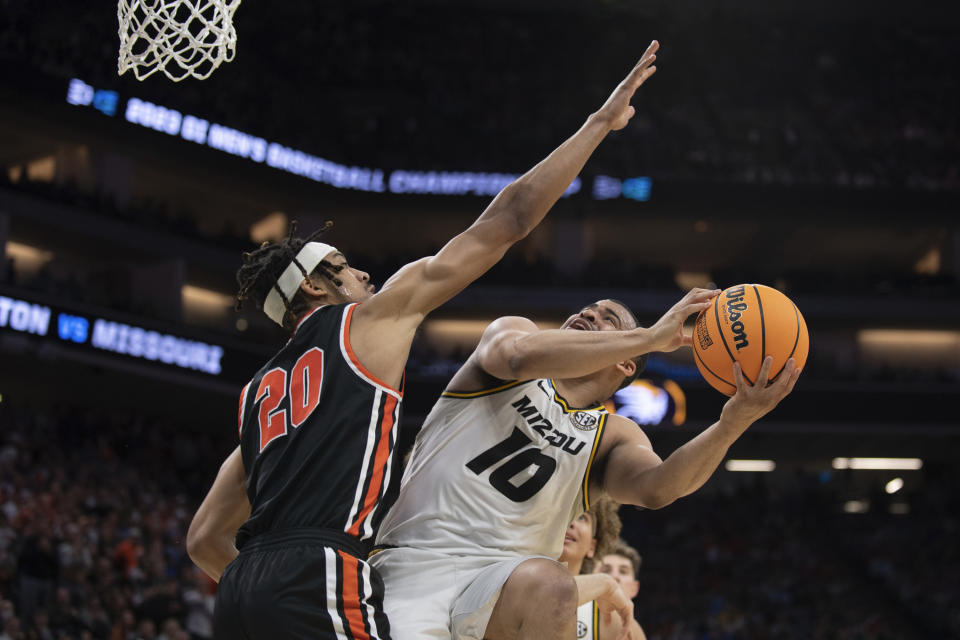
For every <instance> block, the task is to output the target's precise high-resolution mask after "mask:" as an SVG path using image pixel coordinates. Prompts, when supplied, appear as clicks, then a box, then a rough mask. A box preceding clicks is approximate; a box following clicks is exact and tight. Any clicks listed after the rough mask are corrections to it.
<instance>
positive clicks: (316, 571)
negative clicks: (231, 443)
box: [187, 43, 657, 640]
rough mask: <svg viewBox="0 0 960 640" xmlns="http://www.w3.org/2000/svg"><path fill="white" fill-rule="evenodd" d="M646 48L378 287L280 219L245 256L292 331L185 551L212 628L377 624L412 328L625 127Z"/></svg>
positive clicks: (277, 316)
mask: <svg viewBox="0 0 960 640" xmlns="http://www.w3.org/2000/svg"><path fill="white" fill-rule="evenodd" d="M656 48H657V45H656V43H653V44H651V46H650V48H649V49H648V50H647V52H646V53H645V54H644V57H643V58H642V59H641V60H640V62H638V63H637V65H636V66H635V67H634V69H633V70H632V71H631V72H630V74H629V75H628V76H627V77H626V78H625V79H624V81H623V82H621V83H620V85H619V86H618V87H617V88H616V89H615V90H614V92H613V93H612V94H611V96H610V97H609V99H608V100H607V101H606V103H605V104H604V105H603V106H602V107H601V108H600V109H599V110H598V111H597V112H595V113H594V114H592V115H591V116H590V117H589V118H588V119H587V121H586V123H585V124H584V125H583V126H582V127H581V128H580V130H579V131H577V132H576V133H575V134H574V135H573V136H572V137H571V138H569V139H568V140H567V141H566V142H564V143H563V144H562V145H561V146H560V147H558V148H557V149H556V150H555V151H554V152H553V153H551V154H550V155H549V156H548V157H547V158H546V159H545V160H544V161H542V162H541V163H540V164H538V165H537V166H535V167H534V168H533V169H531V170H530V171H529V172H527V173H526V174H524V175H523V176H522V177H520V178H519V179H518V180H516V181H515V182H514V183H512V184H510V185H509V186H507V187H506V188H505V189H504V190H503V191H502V192H501V193H500V194H499V195H498V196H497V197H496V198H495V199H494V200H493V202H492V203H491V204H490V205H489V207H488V208H487V210H486V211H485V212H484V213H483V215H481V216H480V218H478V219H477V221H476V222H474V224H473V225H472V226H470V228H468V229H467V230H466V231H464V232H463V233H461V234H460V235H458V236H456V237H455V238H453V239H452V240H450V241H449V242H448V243H447V244H446V246H444V247H443V248H442V249H441V250H440V251H439V252H438V253H437V254H436V255H434V256H430V257H427V258H423V259H421V260H418V261H416V262H413V263H411V264H408V265H407V266H405V267H403V268H402V269H400V271H398V272H397V273H396V274H394V275H393V276H392V277H391V278H390V279H389V280H387V282H386V284H385V285H384V286H383V288H382V289H381V290H380V291H379V292H375V291H374V288H373V287H372V286H371V284H370V282H369V276H368V275H367V274H366V273H364V272H363V271H360V270H358V269H356V268H354V267H352V266H350V265H349V264H348V263H347V259H346V257H345V256H344V255H343V254H342V253H340V252H339V251H337V250H336V249H335V248H334V247H332V246H330V245H327V244H323V243H321V242H317V241H315V240H316V238H315V237H313V236H311V237H308V238H307V239H306V240H301V239H299V238H296V237H294V236H293V234H292V233H291V236H290V237H288V238H287V239H286V240H284V241H283V242H281V243H278V244H274V245H268V246H264V247H261V248H260V249H259V250H257V251H255V252H253V253H252V254H248V256H247V262H246V264H245V265H244V266H243V267H242V268H241V269H240V272H239V273H238V280H239V281H240V283H241V286H242V289H241V294H240V298H241V299H244V298H248V299H251V300H253V301H254V302H255V303H257V304H258V305H261V306H262V307H263V308H264V311H265V312H266V313H267V315H269V316H270V317H271V318H272V319H274V320H275V321H276V322H278V323H279V324H281V325H282V326H283V327H284V328H286V329H288V330H289V331H290V332H291V338H290V341H289V342H288V343H287V344H286V345H285V346H284V347H283V348H282V349H281V350H280V351H279V352H278V353H277V354H276V355H275V356H274V357H273V358H272V359H271V360H270V361H269V362H268V363H267V364H265V365H264V366H263V368H262V369H261V370H260V371H259V372H257V374H256V375H255V376H254V377H253V379H252V380H251V381H250V383H249V384H247V386H246V387H244V389H243V392H242V394H241V397H240V408H239V435H240V446H239V447H238V448H237V449H236V450H235V451H234V452H233V453H232V454H231V455H230V456H229V457H228V458H227V459H226V461H225V462H224V463H223V465H222V466H221V468H220V471H219V473H218V475H217V478H216V480H215V482H214V485H213V487H212V488H211V489H210V491H209V493H208V494H207V496H206V498H205V499H204V501H203V503H202V504H201V506H200V508H199V510H198V511H197V513H196V515H195V516H194V519H193V522H192V523H191V526H190V530H189V532H188V539H187V548H188V551H189V553H190V557H191V558H192V559H193V560H194V562H195V563H196V564H197V565H198V566H199V567H201V568H202V569H203V570H204V571H206V572H207V573H208V574H209V575H210V576H211V577H213V578H214V579H216V580H219V581H220V588H219V590H218V593H217V603H216V609H215V613H214V634H215V637H216V638H219V639H223V640H228V639H229V640H235V639H237V638H251V639H270V640H278V639H285V638H388V637H389V626H388V622H387V620H386V618H385V617H384V616H383V614H382V609H381V598H382V583H381V582H380V579H379V577H378V576H377V574H376V571H374V570H372V569H371V567H370V566H369V565H368V564H367V563H366V562H365V561H364V560H363V558H364V557H365V543H366V542H367V541H368V540H370V539H371V538H372V535H373V533H374V531H375V530H376V528H377V523H378V521H379V519H380V518H381V517H382V515H383V511H384V509H383V508H382V505H381V504H380V502H381V499H382V497H383V492H384V490H385V488H386V487H387V485H388V484H389V481H390V475H391V473H392V472H393V470H394V466H395V465H394V463H393V460H392V452H393V446H394V443H395V442H396V428H397V423H398V422H399V411H400V403H401V400H402V398H403V368H404V365H405V363H406V359H407V356H408V353H409V350H410V344H411V342H412V340H413V337H414V333H415V331H416V330H417V327H418V326H419V325H420V323H421V322H422V321H423V319H424V317H425V316H426V314H427V313H429V312H430V311H431V310H433V309H435V308H436V307H438V306H440V305H441V304H443V303H444V302H445V301H447V300H449V299H450V298H452V297H453V296H454V295H456V294H457V293H458V292H460V291H461V290H462V289H463V288H464V287H466V286H467V285H468V284H469V283H471V282H472V281H473V280H475V279H476V278H477V277H479V276H480V275H482V274H483V273H484V272H485V271H487V270H488V269H489V268H490V267H491V266H493V265H494V264H495V263H496V262H497V261H498V260H499V259H500V258H501V257H502V256H503V255H504V253H505V252H506V251H507V249H508V248H509V247H510V246H511V245H512V244H513V243H515V242H516V241H517V240H519V239H521V238H523V237H524V236H525V235H527V234H528V233H529V232H530V231H531V230H532V229H533V228H534V227H535V226H536V225H537V224H538V223H539V222H540V220H541V219H543V217H544V216H545V215H546V213H547V211H548V210H549V209H550V207H551V206H553V204H554V203H555V202H556V200H557V199H558V198H559V197H560V196H561V195H562V194H563V192H564V191H565V190H566V188H567V187H568V186H569V184H570V183H571V182H572V180H573V179H574V178H575V177H576V176H577V174H578V173H579V172H580V170H581V169H582V167H583V165H584V163H585V162H586V160H587V158H588V157H589V156H590V154H591V153H592V152H593V150H594V149H595V148H596V147H597V145H598V144H599V143H600V142H601V141H602V140H603V138H604V137H605V136H606V135H607V133H609V132H610V131H615V130H618V129H622V128H623V127H624V126H626V124H627V122H628V121H629V120H630V118H631V117H632V116H633V114H634V109H633V107H631V106H630V99H631V98H632V96H633V94H634V92H635V91H636V90H637V88H638V87H639V86H640V85H641V84H643V82H644V81H645V80H646V79H647V78H649V77H650V76H651V75H652V74H653V73H654V71H655V69H656V68H655V67H654V66H652V64H653V61H654V59H655V55H654V53H655V51H656ZM238 528H239V533H237V530H238ZM238 547H239V548H240V552H239V556H238V550H237V549H238Z"/></svg>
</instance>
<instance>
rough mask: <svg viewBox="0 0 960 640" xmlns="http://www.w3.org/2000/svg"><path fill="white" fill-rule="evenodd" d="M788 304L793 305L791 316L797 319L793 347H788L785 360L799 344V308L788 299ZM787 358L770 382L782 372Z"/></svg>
mask: <svg viewBox="0 0 960 640" xmlns="http://www.w3.org/2000/svg"><path fill="white" fill-rule="evenodd" d="M790 304H792V305H793V317H794V319H795V320H796V321H797V335H796V336H795V337H794V338H793V348H792V349H790V355H788V356H787V360H789V359H790V358H792V357H793V354H794V353H796V352H797V345H798V344H800V309H798V308H797V305H796V304H794V303H793V301H792V300H791V301H790ZM787 360H784V361H783V366H782V367H780V371H777V375H775V376H773V377H772V378H770V382H773V381H774V380H776V379H777V378H779V377H780V374H781V373H783V370H784V368H786V366H787Z"/></svg>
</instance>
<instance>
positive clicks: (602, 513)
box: [580, 496, 623, 573]
mask: <svg viewBox="0 0 960 640" xmlns="http://www.w3.org/2000/svg"><path fill="white" fill-rule="evenodd" d="M619 509H620V505H619V504H618V503H616V502H614V501H613V500H612V499H611V498H608V497H606V496H603V497H600V498H598V499H596V500H594V501H593V503H592V504H591V505H590V511H589V512H588V513H590V515H591V516H592V517H593V537H594V539H595V540H596V541H597V547H596V549H595V551H594V553H593V558H584V559H583V565H581V567H580V573H593V567H594V561H595V559H596V558H602V557H603V556H605V555H607V554H609V553H613V551H612V550H613V548H614V547H615V546H616V544H617V541H618V540H619V539H620V531H621V529H623V523H622V522H621V521H620V515H619V514H618V513H617V511H618V510H619Z"/></svg>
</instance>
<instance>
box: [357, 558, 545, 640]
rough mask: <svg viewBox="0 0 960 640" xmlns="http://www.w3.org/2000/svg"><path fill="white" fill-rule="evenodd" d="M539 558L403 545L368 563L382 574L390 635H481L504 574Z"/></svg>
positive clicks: (406, 638)
mask: <svg viewBox="0 0 960 640" xmlns="http://www.w3.org/2000/svg"><path fill="white" fill-rule="evenodd" d="M543 557H544V556H520V557H516V558H509V559H506V560H504V559H502V558H497V557H493V558H491V557H464V556H450V555H447V554H444V553H435V552H433V551H423V550H421V549H411V548H408V547H403V548H398V549H385V550H383V551H380V552H379V553H376V554H374V555H373V556H371V557H370V559H369V560H368V562H369V563H370V564H371V565H372V566H373V567H374V568H376V570H377V572H378V573H379V574H380V577H381V578H382V579H383V584H384V596H383V609H384V611H385V612H386V614H387V619H388V620H389V621H390V637H391V638H393V640H422V639H423V638H442V639H444V640H449V639H453V640H482V639H483V634H484V632H485V631H486V629H487V623H488V622H489V621H490V614H491V613H493V607H494V605H496V604H497V599H498V598H499V597H500V590H501V589H502V588H503V585H504V583H505V582H506V581H507V578H509V577H510V574H511V573H513V570H514V569H516V568H517V566H518V565H519V564H520V563H522V562H525V561H527V560H530V559H532V558H543ZM548 559H549V558H548Z"/></svg>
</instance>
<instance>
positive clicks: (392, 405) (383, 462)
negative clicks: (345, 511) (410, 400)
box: [347, 394, 397, 536]
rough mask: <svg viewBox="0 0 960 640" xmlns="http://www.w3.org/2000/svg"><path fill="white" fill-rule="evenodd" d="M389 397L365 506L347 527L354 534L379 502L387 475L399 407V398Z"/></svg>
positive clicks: (357, 534) (382, 419) (384, 406)
mask: <svg viewBox="0 0 960 640" xmlns="http://www.w3.org/2000/svg"><path fill="white" fill-rule="evenodd" d="M386 396H387V399H386V401H385V402H384V404H383V418H381V420H380V441H379V442H378V443H377V451H376V453H375V454H374V458H373V469H372V470H371V472H370V473H371V476H370V486H369V487H367V493H366V494H365V495H364V496H363V508H362V509H361V510H360V513H359V514H358V515H357V519H356V520H354V521H353V524H352V525H351V526H350V528H349V529H347V533H349V534H350V535H353V536H359V535H360V527H361V526H362V525H363V521H364V520H366V519H367V516H368V515H370V512H371V511H372V510H373V507H374V505H376V504H377V498H378V497H379V496H380V487H381V486H382V485H383V476H384V475H386V470H387V461H388V460H389V459H390V431H391V430H392V429H393V412H394V410H396V408H397V399H396V398H395V397H393V396H391V395H389V394H386Z"/></svg>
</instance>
